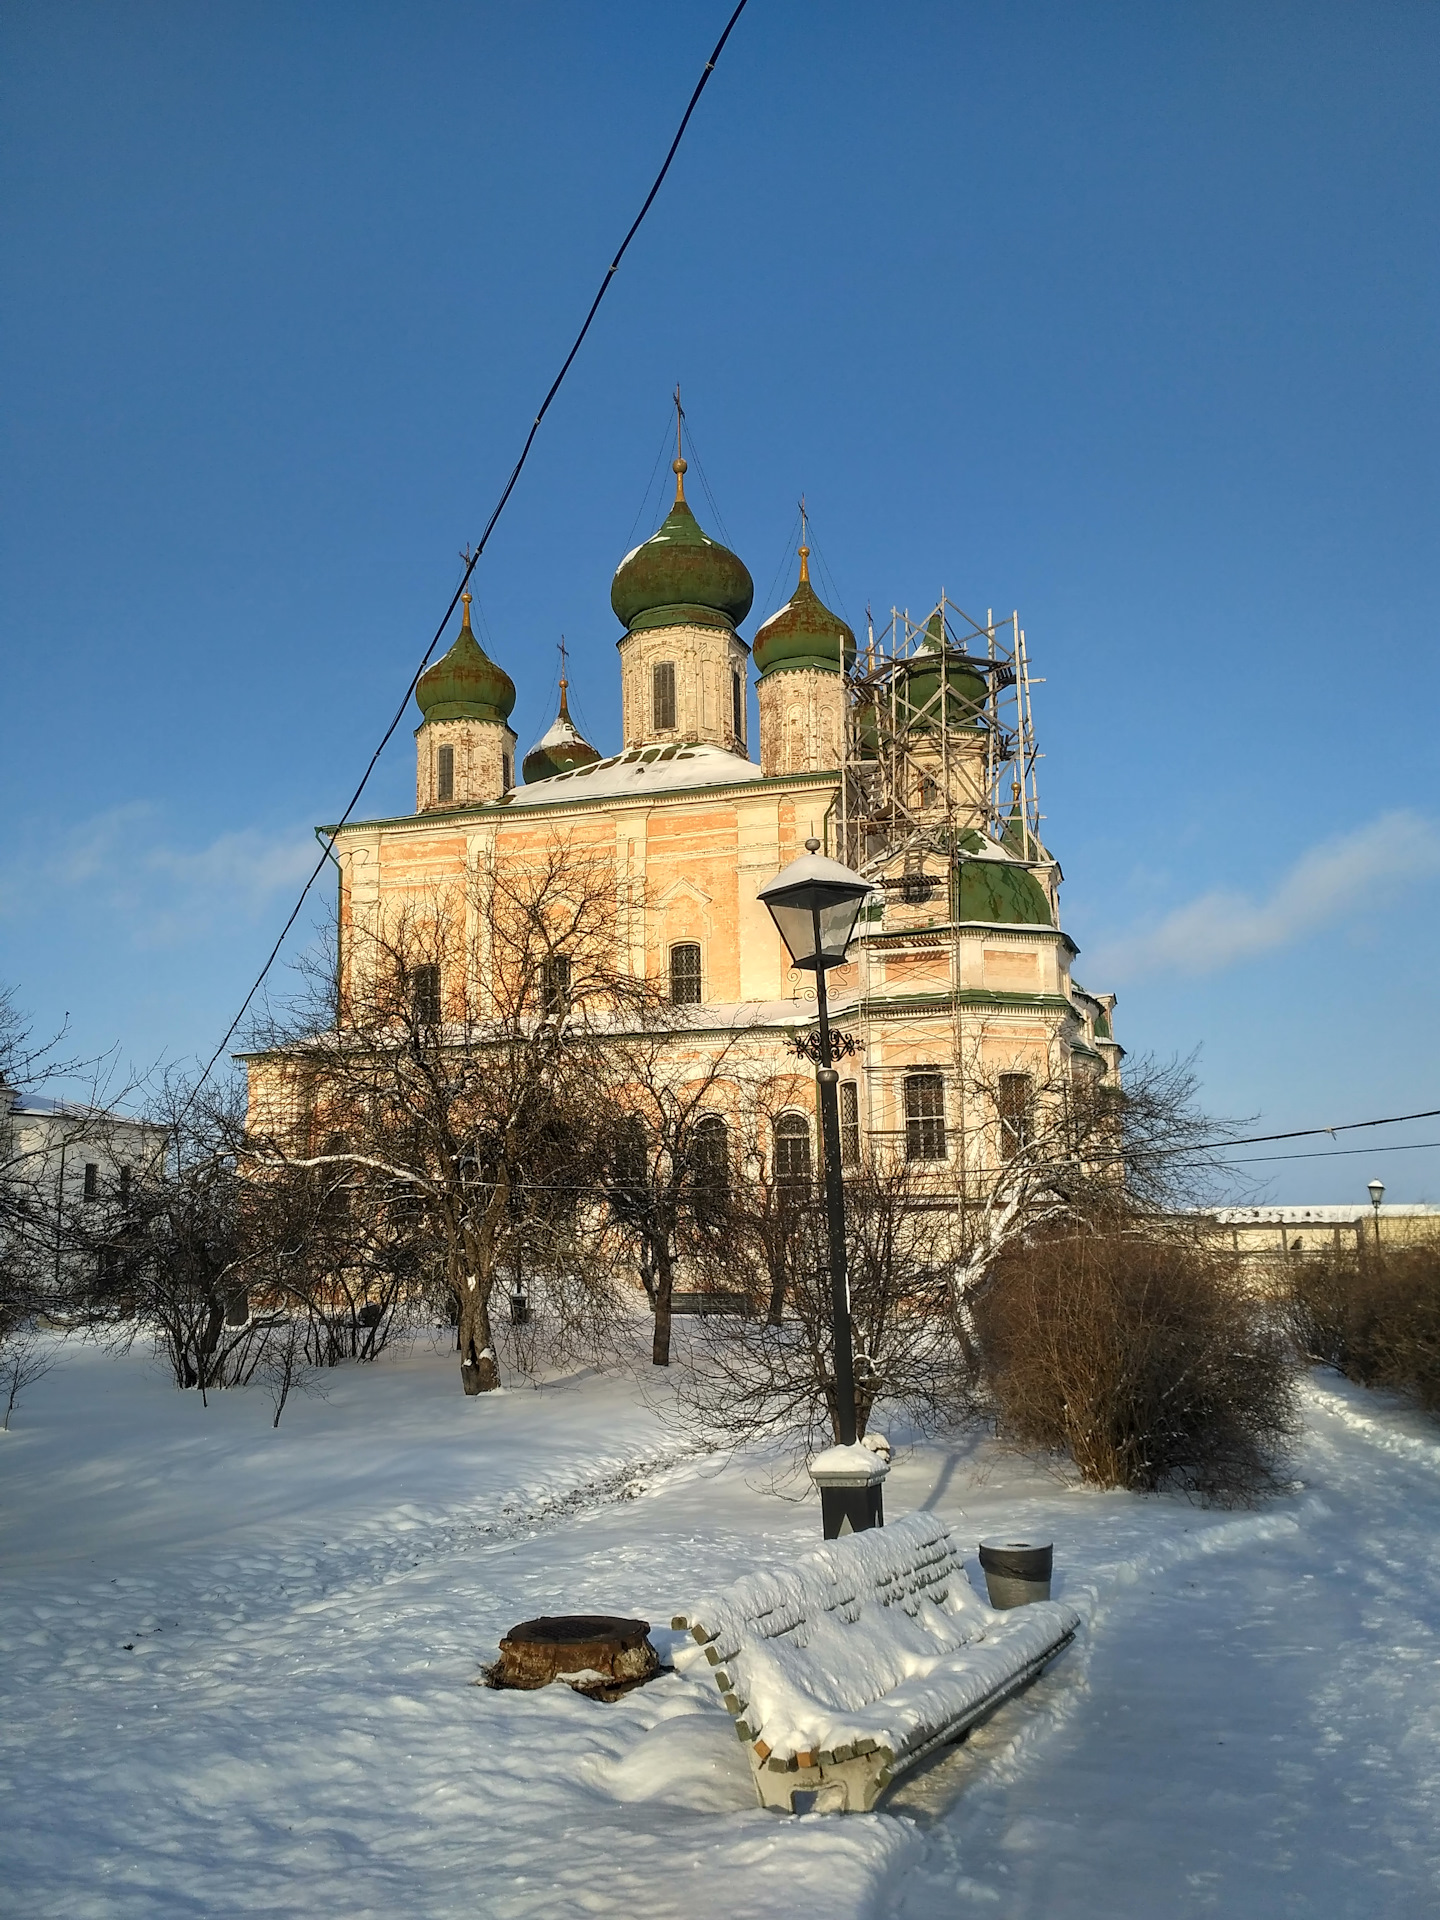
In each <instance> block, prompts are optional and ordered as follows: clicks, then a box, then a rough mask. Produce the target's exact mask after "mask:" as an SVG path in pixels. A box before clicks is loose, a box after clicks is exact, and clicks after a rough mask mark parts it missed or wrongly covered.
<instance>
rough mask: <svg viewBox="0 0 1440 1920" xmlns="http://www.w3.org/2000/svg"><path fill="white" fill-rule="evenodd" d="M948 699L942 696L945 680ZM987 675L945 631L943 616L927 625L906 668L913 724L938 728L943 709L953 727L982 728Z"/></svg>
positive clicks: (940, 614)
mask: <svg viewBox="0 0 1440 1920" xmlns="http://www.w3.org/2000/svg"><path fill="white" fill-rule="evenodd" d="M942 680H943V681H944V684H945V698H944V700H943V701H942V700H941V699H940V698H939V697H938V696H939V693H940V684H941V681H942ZM985 693H986V687H985V676H984V674H983V673H981V672H980V671H979V670H978V668H977V665H976V663H975V662H974V661H973V660H972V659H971V658H970V656H969V655H968V654H964V653H961V651H960V649H959V648H958V647H957V646H956V645H955V644H954V642H953V641H952V640H951V639H950V637H949V635H948V634H947V633H946V631H945V616H944V614H943V613H939V612H936V613H932V614H931V616H930V618H929V619H928V620H927V621H926V622H925V638H924V640H923V641H922V642H921V643H920V647H919V649H918V651H917V652H915V653H914V654H912V655H911V657H910V661H909V664H908V666H907V667H906V669H905V704H906V706H907V707H908V708H909V710H910V717H911V723H912V725H913V724H916V723H918V724H919V725H920V726H922V727H938V726H939V724H940V717H941V711H942V708H943V710H944V715H945V719H946V721H947V722H948V724H949V725H950V726H952V727H978V726H980V725H981V723H982V719H983V716H984V712H985Z"/></svg>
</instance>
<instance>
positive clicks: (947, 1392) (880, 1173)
mask: <svg viewBox="0 0 1440 1920" xmlns="http://www.w3.org/2000/svg"><path fill="white" fill-rule="evenodd" d="M947 1215H948V1209H947V1210H946V1211H945V1212H942V1213H941V1215H940V1216H939V1219H940V1223H941V1225H942V1227H943V1226H944V1224H945V1221H946V1218H947ZM936 1224H937V1213H936V1208H935V1203H934V1197H933V1195H930V1194H928V1193H927V1192H926V1191H925V1190H924V1189H923V1188H921V1186H920V1185H919V1183H918V1182H917V1180H916V1178H915V1175H914V1173H913V1172H912V1170H911V1169H910V1168H908V1167H906V1166H905V1165H904V1164H901V1165H898V1166H892V1167H889V1168H887V1169H884V1170H879V1169H875V1168H865V1169H857V1170H856V1171H855V1173H854V1174H853V1175H852V1176H851V1177H849V1178H848V1179H847V1181H846V1189H845V1239H846V1262H847V1268H848V1272H849V1280H850V1333H851V1345H852V1348H853V1352H854V1375H855V1430H856V1432H857V1433H859V1434H862V1435H863V1434H864V1433H865V1431H866V1429H867V1426H868V1424H869V1422H870V1420H871V1418H872V1416H873V1414H874V1412H875V1409H876V1407H877V1406H878V1405H879V1404H881V1403H882V1402H883V1403H884V1404H885V1406H886V1407H887V1408H888V1409H889V1410H890V1411H891V1412H892V1413H893V1414H901V1415H904V1416H906V1417H907V1418H909V1419H910V1420H912V1421H914V1422H916V1423H918V1424H922V1425H924V1424H931V1425H933V1424H936V1423H939V1422H942V1421H943V1420H946V1419H949V1418H952V1417H953V1415H954V1412H955V1408H956V1405H957V1397H958V1396H957V1380H956V1362H955V1351H954V1346H953V1342H952V1341H951V1339H950V1335H949V1320H948V1314H947V1305H948V1300H949V1280H950V1272H949V1263H948V1261H947V1260H946V1259H945V1257H944V1246H945V1239H944V1235H943V1233H942V1234H941V1235H940V1236H939V1237H938V1238H937V1234H936ZM726 1237H727V1240H728V1242H729V1244H730V1246H731V1248H732V1263H733V1265H732V1271H734V1272H736V1273H737V1274H741V1273H746V1272H748V1275H749V1280H750V1294H751V1307H752V1310H751V1312H750V1313H749V1314H748V1315H747V1314H720V1315H714V1316H709V1317H707V1318H705V1319H704V1320H702V1321H700V1322H699V1323H698V1326H697V1329H696V1333H695V1337H694V1340H693V1342H692V1344H691V1347H690V1349H689V1352H688V1354H687V1362H686V1366H685V1368H684V1369H683V1371H682V1374H681V1377H680V1379H679V1381H678V1382H677V1388H678V1397H679V1399H680V1402H681V1405H682V1406H683V1407H684V1408H685V1409H686V1411H687V1413H688V1414H689V1415H690V1417H692V1418H693V1419H694V1420H695V1421H696V1422H697V1424H699V1425H700V1426H702V1427H703V1428H704V1429H706V1430H707V1431H710V1432H717V1431H718V1432H725V1433H729V1434H732V1435H736V1436H746V1435H749V1434H752V1433H755V1432H773V1433H782V1434H788V1435H789V1436H790V1437H791V1438H792V1440H793V1441H794V1442H795V1444H796V1445H797V1447H801V1448H805V1449H809V1448H814V1447H826V1446H830V1445H832V1444H834V1443H835V1442H836V1441H837V1440H838V1439H839V1436H840V1431H841V1423H840V1408H839V1403H838V1401H837V1398H836V1381H835V1366H834V1339H833V1331H834V1330H833V1322H832V1312H833V1302H832V1293H831V1284H830V1265H829V1247H828V1242H827V1238H826V1230H825V1208H824V1202H823V1197H822V1195H821V1194H820V1192H819V1191H818V1189H817V1187H816V1185H815V1183H814V1182H813V1181H812V1182H811V1183H810V1185H809V1187H808V1189H801V1188H800V1186H799V1183H798V1182H795V1183H790V1184H789V1185H788V1187H787V1184H786V1183H781V1184H780V1187H779V1196H778V1199H777V1189H776V1183H775V1181H774V1178H773V1173H767V1174H766V1175H765V1176H764V1177H762V1176H757V1177H754V1178H752V1179H750V1180H748V1181H747V1182H745V1183H743V1184H742V1185H740V1186H739V1187H738V1188H737V1190H736V1192H735V1195H734V1199H733V1205H732V1211H731V1218H730V1221H729V1223H728V1227H727V1235H726ZM777 1301H778V1302H779V1305H777Z"/></svg>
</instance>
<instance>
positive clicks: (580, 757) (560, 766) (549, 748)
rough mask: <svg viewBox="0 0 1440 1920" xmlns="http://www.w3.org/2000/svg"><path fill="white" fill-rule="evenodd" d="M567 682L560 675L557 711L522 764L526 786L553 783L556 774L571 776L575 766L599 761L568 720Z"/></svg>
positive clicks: (595, 753) (588, 744)
mask: <svg viewBox="0 0 1440 1920" xmlns="http://www.w3.org/2000/svg"><path fill="white" fill-rule="evenodd" d="M569 686H570V682H569V681H568V680H567V679H566V678H565V676H564V675H563V674H562V675H561V676H560V711H559V713H557V714H556V716H555V719H554V721H553V722H552V723H551V726H550V729H549V731H548V732H547V733H543V734H541V736H540V738H539V739H538V740H537V741H536V742H535V744H534V746H533V747H532V748H531V749H530V751H529V753H527V754H526V756H525V759H524V762H523V763H522V765H521V769H520V770H521V772H522V773H523V774H524V775H525V784H526V786H527V787H529V786H533V785H534V784H535V782H536V781H537V780H553V779H554V778H555V776H556V774H557V773H573V772H574V771H575V769H576V767H588V766H591V765H593V764H594V762H595V761H597V760H598V759H599V758H600V755H599V754H598V753H597V752H596V750H595V748H594V747H592V746H591V744H590V742H589V741H588V740H587V739H586V738H585V736H584V734H583V733H581V731H580V729H579V728H578V727H577V726H576V725H575V722H574V721H573V720H572V719H571V718H570V703H569V698H568V692H569Z"/></svg>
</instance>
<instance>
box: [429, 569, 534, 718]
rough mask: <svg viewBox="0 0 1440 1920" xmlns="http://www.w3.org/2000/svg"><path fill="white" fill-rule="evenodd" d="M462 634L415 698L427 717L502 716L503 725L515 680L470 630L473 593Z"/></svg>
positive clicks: (431, 669)
mask: <svg viewBox="0 0 1440 1920" xmlns="http://www.w3.org/2000/svg"><path fill="white" fill-rule="evenodd" d="M460 598H461V599H462V600H463V601H464V603H465V613H464V617H463V619H462V620H461V622H460V635H459V638H458V639H457V640H456V642H455V644H454V646H453V647H451V649H450V651H449V652H448V653H447V654H446V655H445V657H444V658H443V659H442V660H437V661H436V662H435V664H434V666H433V667H427V668H426V669H425V671H424V673H422V674H421V676H420V680H419V684H418V685H417V686H416V688H415V699H416V701H417V703H418V704H419V708H420V711H421V713H423V714H424V716H425V718H426V719H427V720H498V721H499V722H500V723H501V725H502V726H503V725H504V724H505V722H506V721H508V720H509V718H510V710H511V708H512V707H513V706H514V705H515V682H514V681H513V680H512V679H511V678H510V676H509V674H508V673H506V671H505V669H504V668H503V667H497V666H496V664H495V662H494V661H493V660H492V659H490V657H489V655H488V654H486V653H484V652H483V651H482V649H481V646H480V642H479V641H478V640H477V639H476V638H475V635H474V634H473V633H472V632H471V630H470V595H469V594H468V593H462V594H461V596H460Z"/></svg>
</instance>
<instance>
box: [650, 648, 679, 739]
mask: <svg viewBox="0 0 1440 1920" xmlns="http://www.w3.org/2000/svg"><path fill="white" fill-rule="evenodd" d="M650 689H651V719H652V724H653V726H654V728H655V731H656V733H669V732H671V731H672V730H673V729H674V726H675V662H674V661H673V660H657V661H656V662H655V666H654V670H653V672H652V674H651V677H650Z"/></svg>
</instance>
